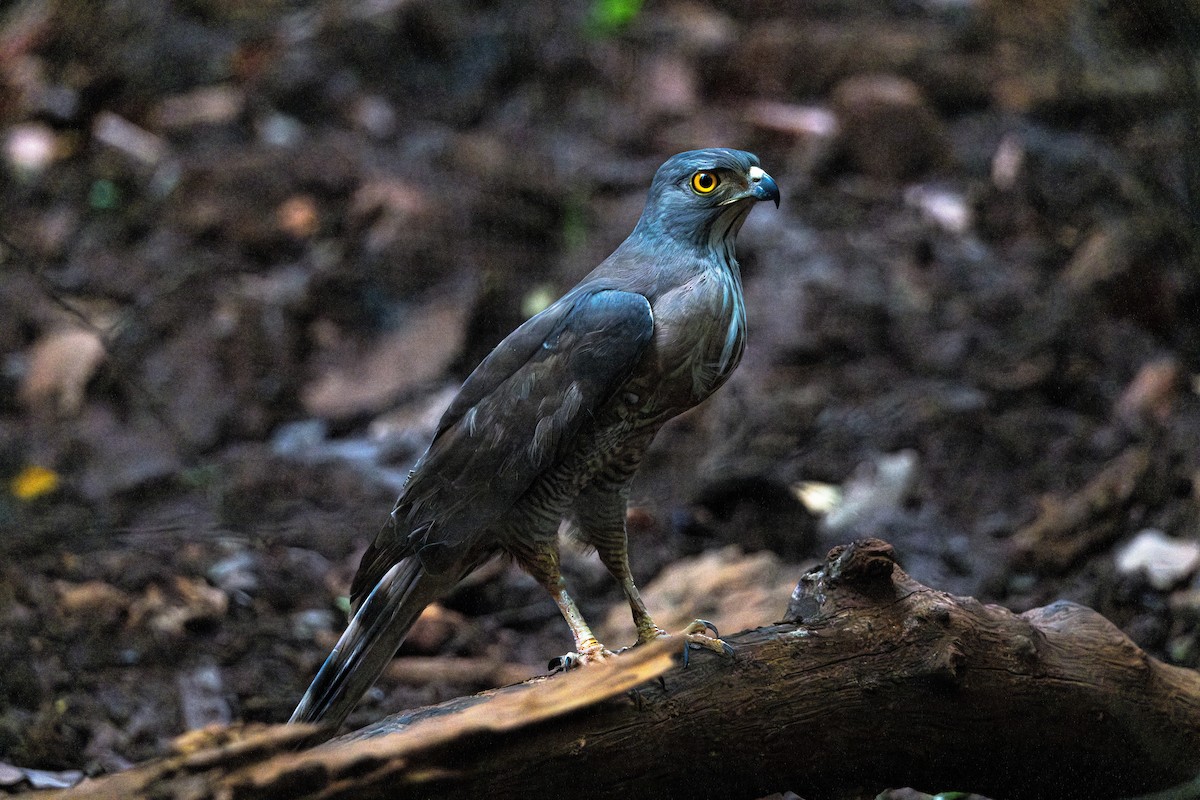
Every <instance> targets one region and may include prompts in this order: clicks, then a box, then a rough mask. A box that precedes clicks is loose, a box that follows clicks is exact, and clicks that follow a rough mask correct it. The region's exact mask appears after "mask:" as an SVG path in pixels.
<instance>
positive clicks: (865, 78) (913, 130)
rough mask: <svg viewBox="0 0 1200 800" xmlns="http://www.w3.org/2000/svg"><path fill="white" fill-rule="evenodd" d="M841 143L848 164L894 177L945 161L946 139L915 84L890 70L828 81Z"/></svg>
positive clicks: (868, 172)
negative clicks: (887, 72) (889, 72)
mask: <svg viewBox="0 0 1200 800" xmlns="http://www.w3.org/2000/svg"><path fill="white" fill-rule="evenodd" d="M832 103H833V110H834V113H835V114H837V117H838V121H839V123H840V127H841V131H842V136H841V145H842V148H843V149H844V151H845V153H846V155H847V156H848V157H849V159H850V162H851V164H852V165H853V167H854V169H856V170H858V171H859V172H862V173H864V174H866V175H869V176H871V177H873V178H878V179H880V180H886V181H898V180H904V179H906V178H911V177H913V176H915V175H918V174H920V173H922V172H924V171H926V170H928V169H930V168H932V167H936V166H937V165H939V164H941V163H943V162H945V161H946V160H947V158H948V157H949V152H950V150H949V140H948V138H947V134H946V130H945V127H944V126H943V124H942V121H941V119H939V118H938V116H937V114H936V113H935V112H934V110H933V109H932V108H931V107H930V105H929V103H928V102H927V101H926V99H925V97H924V95H923V94H922V93H921V90H920V88H919V87H918V86H917V84H915V83H913V82H912V81H910V80H908V79H907V78H901V77H898V76H896V75H887V74H875V75H855V76H854V77H851V78H846V79H845V80H843V81H841V82H840V83H839V84H838V85H837V86H835V87H834V89H833V93H832Z"/></svg>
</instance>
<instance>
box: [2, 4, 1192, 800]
mask: <svg viewBox="0 0 1200 800" xmlns="http://www.w3.org/2000/svg"><path fill="white" fill-rule="evenodd" d="M638 5H639V4H637V3H630V2H627V3H621V2H615V1H613V0H593V2H575V3H557V2H551V0H536V1H535V2H524V1H523V0H500V2H497V3H492V4H474V3H469V2H466V1H465V0H449V1H448V2H441V1H439V2H433V0H410V1H409V2H401V1H400V0H394V1H393V2H387V1H385V2H346V3H315V2H313V3H304V2H300V3H281V2H278V1H277V0H256V2H250V3H228V2H223V0H194V1H193V2H176V3H168V2H162V3H135V4H129V3H123V2H118V1H117V0H109V1H108V2H97V3H88V4H83V3H72V2H57V3H56V2H44V3H42V2H27V3H21V4H17V5H15V6H13V7H12V8H10V9H9V10H8V11H6V12H4V15H3V17H0V126H2V131H0V133H2V137H0V138H2V139H3V142H4V148H5V149H4V152H3V154H2V155H3V162H4V163H3V165H0V169H2V173H0V179H2V180H3V181H4V187H5V188H4V192H3V193H2V196H0V220H2V222H0V234H2V235H3V240H2V242H0V257H2V261H0V355H2V357H3V369H0V479H2V483H0V787H9V788H11V789H18V788H20V787H27V786H28V780H29V778H30V775H31V774H32V773H29V772H25V771H22V770H18V769H13V768H12V767H10V766H8V765H16V766H18V767H20V768H31V769H42V770H49V771H55V770H83V771H85V772H87V773H97V772H103V771H112V770H119V769H122V768H125V767H126V766H128V765H129V764H130V763H133V762H136V761H140V760H144V759H146V758H149V757H152V756H154V755H157V754H161V753H162V752H164V751H165V750H166V749H167V748H168V747H169V746H170V741H171V740H172V738H173V737H175V736H177V735H179V734H180V733H182V732H183V731H185V730H188V729H193V728H197V727H201V726H203V725H206V724H210V723H223V722H231V721H236V720H241V721H259V722H281V721H284V720H286V719H287V717H288V715H289V714H290V712H291V709H292V708H293V706H294V704H295V702H296V700H297V699H298V698H299V696H300V695H301V693H302V692H303V690H304V688H305V687H306V686H307V684H308V681H309V680H310V678H311V677H312V675H313V674H314V672H315V670H316V668H317V666H319V664H320V662H321V661H322V660H323V659H324V657H325V655H326V653H327V652H328V649H329V647H330V646H331V645H332V643H333V642H334V641H335V640H336V637H337V635H338V634H339V633H340V631H341V628H342V625H343V623H344V609H345V599H344V595H345V593H346V591H347V587H348V585H349V580H350V577H351V575H352V574H353V571H354V568H355V567H356V566H357V558H358V555H359V554H360V553H361V552H362V550H363V548H364V547H365V546H366V544H367V543H368V542H369V541H370V539H371V538H372V536H373V535H374V533H375V532H376V531H377V530H378V529H379V527H380V525H381V524H382V523H383V521H384V520H385V519H386V515H387V513H388V511H390V509H391V504H392V502H393V501H394V499H395V496H396V494H397V492H398V490H399V487H400V485H401V482H402V480H403V478H404V476H405V474H406V472H407V469H408V468H409V466H411V464H412V462H413V461H414V459H415V458H416V457H417V456H418V455H419V454H420V452H421V451H422V449H423V448H424V446H425V445H426V444H427V442H428V440H429V437H430V435H431V433H432V430H433V427H434V425H435V424H436V420H437V418H438V415H439V414H440V411H441V409H443V408H444V407H445V405H446V404H447V403H448V401H449V398H450V397H451V396H452V392H453V390H454V388H455V387H456V386H457V385H458V383H459V382H461V380H462V379H463V378H464V377H465V375H466V374H467V373H468V372H469V371H470V369H471V368H472V367H473V366H474V365H475V364H476V363H477V362H478V361H479V359H480V358H481V357H482V356H483V355H484V354H486V353H487V352H488V350H489V349H490V348H491V347H492V346H493V345H494V344H495V343H496V342H497V341H499V339H500V338H501V337H502V336H503V335H504V334H505V333H507V332H508V331H509V330H511V329H512V328H513V327H515V326H516V325H517V324H519V323H520V321H521V320H522V319H524V318H525V316H527V315H528V314H529V313H531V312H532V311H536V310H537V309H538V308H540V307H542V306H544V305H545V303H546V302H547V301H548V300H550V299H553V298H554V297H556V296H557V295H558V294H559V293H561V292H563V291H565V290H566V289H568V288H569V287H570V286H571V285H572V284H573V283H574V282H575V281H577V280H578V279H579V278H580V277H582V276H583V275H584V274H585V273H586V272H587V271H588V270H590V269H591V268H592V267H593V266H594V265H595V264H597V263H598V262H599V261H600V260H601V259H602V258H604V256H606V255H607V254H608V253H609V252H610V251H611V250H612V249H613V248H614V247H615V246H616V245H617V244H618V243H619V242H620V241H621V239H622V238H623V237H624V236H625V235H626V234H627V233H628V231H629V230H630V229H631V228H632V225H633V223H634V222H635V221H636V218H637V215H638V213H639V211H640V208H641V205H642V202H643V198H644V193H645V190H646V187H647V186H648V185H649V181H650V178H651V177H652V175H653V173H654V170H655V168H656V167H657V165H658V164H659V163H661V161H662V160H663V159H664V158H666V157H667V156H669V155H671V154H672V153H674V152H678V151H681V150H686V149H691V148H694V147H701V146H715V145H722V146H735V147H740V148H742V149H747V150H751V151H753V152H755V153H757V154H758V156H759V157H760V159H761V161H762V164H763V166H764V167H765V169H766V170H767V171H768V172H769V173H770V174H771V175H772V176H773V177H774V178H775V179H776V181H777V182H778V184H779V186H780V187H781V189H782V191H783V203H782V206H781V208H780V209H778V210H776V209H774V208H771V207H769V206H768V205H766V204H762V205H760V206H759V207H757V208H756V209H755V210H754V212H753V214H752V215H751V217H750V219H749V221H748V222H747V224H746V226H745V228H744V229H743V231H742V233H741V236H740V238H739V242H738V254H739V258H740V261H741V263H742V270H743V276H744V281H745V291H746V302H747V309H748V311H747V313H748V322H749V329H750V343H749V349H748V351H747V354H746V357H745V360H744V361H743V364H742V366H741V367H740V369H739V370H738V372H737V373H736V374H735V376H734V378H733V379H732V380H731V382H730V383H729V385H727V386H726V387H725V388H723V389H722V390H721V391H720V392H719V393H718V395H717V396H715V397H714V398H713V399H711V400H710V401H708V402H707V403H706V404H704V405H703V406H702V407H701V408H699V409H697V410H695V411H693V412H690V413H689V414H687V415H685V416H684V417H682V418H680V419H678V420H675V421H674V422H672V423H671V424H670V425H669V426H668V428H667V429H665V430H664V431H663V433H662V434H661V435H660V437H659V440H658V442H656V444H655V446H654V449H653V451H652V453H651V454H650V456H649V457H648V458H647V461H646V463H645V465H644V467H643V470H642V473H641V475H640V477H639V480H638V484H637V489H636V491H635V496H634V503H633V507H632V508H631V511H630V516H629V526H630V531H631V540H632V541H631V546H632V558H633V566H634V572H635V574H636V576H637V578H638V580H639V583H641V584H644V585H646V586H647V587H648V590H647V595H648V598H649V602H650V606H651V609H652V610H654V611H656V612H658V613H659V614H661V617H662V619H660V623H662V622H663V621H665V620H675V619H690V618H692V617H695V616H697V615H699V616H707V617H710V618H712V619H714V620H715V621H717V622H718V624H719V625H720V626H721V627H722V629H723V630H729V631H731V632H732V631H735V630H738V629H740V628H744V627H752V626H754V625H759V624H768V623H770V622H772V621H774V619H775V618H776V616H777V615H779V614H781V613H782V611H783V609H784V607H785V606H786V603H787V592H788V590H789V587H790V586H791V585H794V584H795V581H796V579H797V578H798V577H799V575H800V574H801V572H802V570H803V569H804V568H805V567H806V566H807V565H809V564H811V563H813V562H814V560H815V559H817V558H819V557H821V556H822V555H823V554H824V553H825V552H826V551H827V550H828V548H829V547H831V546H833V545H836V544H839V543H843V542H846V541H849V540H851V539H854V538H857V537H862V536H868V535H869V536H878V537H880V538H883V539H886V540H888V541H890V542H891V543H892V544H893V545H895V547H896V550H897V553H898V556H899V558H900V560H901V562H902V563H903V564H904V566H905V568H906V570H907V571H908V572H909V573H910V574H912V575H913V576H914V577H915V578H917V579H918V580H920V581H921V582H923V583H926V584H928V585H930V586H933V587H935V588H939V589H944V590H948V591H951V592H954V593H956V594H962V595H973V596H975V597H978V598H980V599H981V600H984V601H986V602H995V603H1000V604H1003V605H1005V606H1008V607H1010V608H1013V609H1015V610H1018V611H1020V610H1025V609H1028V608H1032V607H1035V606H1038V605H1043V604H1045V603H1048V602H1051V601H1053V600H1056V599H1059V598H1065V599H1070V600H1075V601H1077V602H1080V603H1083V604H1086V605H1089V606H1091V607H1093V608H1095V609H1097V610H1098V611H1100V612H1101V613H1103V614H1105V615H1106V616H1108V617H1109V618H1110V619H1111V620H1112V621H1113V622H1114V623H1115V624H1117V625H1118V626H1120V627H1121V628H1122V629H1123V630H1125V631H1126V632H1127V633H1128V634H1129V635H1130V636H1131V637H1132V638H1133V639H1134V640H1135V641H1136V642H1137V643H1138V644H1140V645H1141V646H1143V647H1144V648H1146V649H1147V650H1148V651H1149V652H1151V653H1152V654H1154V655H1155V656H1157V657H1159V658H1162V659H1165V660H1167V661H1169V662H1171V663H1176V664H1182V665H1186V666H1196V665H1197V664H1198V663H1200V578H1198V577H1197V568H1198V567H1200V528H1198V525H1200V514H1198V511H1200V507H1198V504H1197V501H1198V499H1200V398H1198V397H1197V378H1196V377H1195V376H1196V373H1198V372H1200V249H1198V241H1200V238H1198V233H1197V231H1198V230H1200V226H1198V225H1197V220H1198V219H1200V198H1198V197H1197V196H1196V195H1195V194H1193V193H1194V192H1196V191H1197V189H1198V188H1200V186H1198V185H1197V183H1198V182H1192V183H1190V184H1189V181H1188V175H1189V174H1190V175H1192V177H1193V178H1195V176H1197V175H1198V174H1200V169H1198V168H1197V165H1196V163H1194V162H1195V159H1196V158H1197V156H1196V154H1195V152H1194V138H1193V137H1192V136H1191V133H1192V132H1194V131H1195V130H1196V126H1197V125H1198V124H1200V123H1198V122H1197V119H1198V117H1197V115H1198V114H1200V109H1197V108H1196V107H1195V106H1194V105H1193V106H1190V107H1189V106H1188V100H1187V98H1186V97H1184V96H1183V94H1186V93H1181V92H1180V91H1177V89H1178V87H1179V86H1180V85H1181V83H1180V78H1179V75H1180V74H1183V75H1185V76H1186V75H1187V70H1188V63H1189V62H1188V60H1187V59H1188V58H1191V57H1192V56H1193V55H1194V54H1188V53H1187V52H1186V51H1185V53H1184V56H1183V57H1181V56H1179V53H1178V52H1176V50H1175V49H1173V47H1174V45H1173V44H1172V40H1171V38H1170V35H1169V33H1163V32H1159V31H1157V29H1154V28H1153V27H1145V26H1143V27H1136V26H1134V27H1130V26H1129V25H1128V24H1126V23H1127V21H1123V20H1121V19H1113V18H1109V17H1105V18H1094V17H1092V16H1089V15H1088V12H1086V9H1087V8H1090V6H1087V5H1086V4H1082V3H1081V4H1078V5H1076V4H1072V3H1066V2H1064V3H1054V4H1042V5H1041V6H1036V7H1032V6H1031V9H1032V10H1031V9H1026V8H1024V5H1025V4H1018V3H1004V2H985V0H977V2H974V3H970V2H964V3H962V4H953V3H932V2H931V3H919V2H911V1H910V2H903V1H902V0H895V2H885V3H880V2H865V0H864V1H863V2H813V3H805V4H792V5H789V4H770V3H766V2H760V1H758V0H749V1H748V2H747V1H743V2H737V3H734V2H716V3H713V4H711V5H701V4H697V3H690V2H678V3H667V4H655V5H654V6H653V8H646V9H643V10H641V11H640V12H638V11H637V7H638ZM1125 5H1126V4H1121V3H1112V4H1109V6H1111V7H1112V8H1113V9H1117V12H1114V13H1119V11H1120V9H1122V8H1124V7H1125ZM477 6H478V7H477ZM1181 7H1182V6H1181ZM781 9H782V10H781ZM1022 9H1024V10H1022ZM1038 9H1042V10H1038ZM1038 14H1044V15H1045V18H1037V19H1032V18H1030V15H1034V16H1036V15H1038ZM1130 31H1134V33H1133V34H1131V33H1130ZM1193 80H1194V76H1193ZM1184 82H1185V83H1186V80H1185V81H1184ZM1193 99H1194V98H1193ZM1189 143H1190V144H1189ZM1189 158H1191V159H1192V161H1189ZM1189 170H1190V172H1189ZM1189 203H1190V205H1189ZM830 498H832V501H831V500H830ZM831 502H832V503H833V504H834V505H835V506H836V507H834V508H833V509H832V510H830V509H829V504H830V503H831ZM1148 531H1149V532H1150V533H1147V532H1148ZM1155 532H1157V533H1155ZM566 571H567V580H568V583H569V584H570V585H571V586H572V588H573V589H574V594H575V596H576V597H577V599H579V600H580V601H581V605H582V607H583V610H584V613H585V614H586V615H588V616H589V617H591V618H594V619H595V620H597V621H602V622H603V624H601V625H600V626H599V627H600V628H602V629H603V630H605V631H606V633H607V635H608V636H610V637H611V639H610V641H611V643H612V644H614V645H620V644H625V643H627V642H626V640H627V639H628V638H630V637H631V636H632V634H631V632H630V631H631V629H630V626H629V625H628V623H627V622H625V621H624V619H623V618H624V617H626V616H627V612H626V611H625V610H624V605H623V602H622V601H621V596H620V592H619V590H618V588H617V586H616V585H615V584H614V583H613V582H612V581H611V579H610V578H608V576H607V575H606V574H605V573H604V570H603V568H602V567H601V566H600V565H599V563H598V561H597V560H596V559H595V558H594V556H590V555H589V554H586V553H579V552H575V551H570V555H569V557H568V558H567V563H566ZM482 572H483V574H480V575H477V576H476V577H475V578H474V579H470V580H468V582H467V583H466V584H465V585H464V586H463V587H461V588H460V589H459V590H458V591H457V592H456V593H455V594H454V595H453V596H452V597H450V598H448V599H447V600H446V601H445V602H444V603H443V604H440V605H438V606H436V607H435V608H434V609H433V610H432V611H430V612H429V613H427V614H426V616H425V617H424V618H423V619H422V621H421V623H420V625H419V626H418V627H417V628H416V629H415V630H414V632H413V634H412V636H411V637H410V638H409V640H408V641H407V642H406V643H405V644H404V646H403V648H402V650H401V652H402V653H403V654H407V655H411V656H417V657H419V658H414V659H410V660H409V661H407V662H405V661H403V660H402V661H399V662H397V664H396V666H395V669H393V670H392V671H390V672H389V673H388V674H387V675H385V677H384V678H383V679H382V680H381V681H380V683H379V685H378V686H377V688H376V689H375V690H373V691H372V692H371V693H370V694H369V695H368V697H367V698H366V699H365V700H364V701H363V702H362V703H361V704H360V706H359V708H358V709H357V710H356V712H355V713H354V715H353V717H352V718H351V723H352V724H355V723H365V722H367V721H369V720H372V719H375V718H378V717H379V716H381V715H383V714H384V713H387V712H389V711H396V710H399V709H402V708H406V707H410V706H414V705H418V704H425V703H430V702H434V701H438V700H442V699H446V698H448V697H452V696H456V695H459V694H463V693H466V692H471V691H475V690H479V689H482V688H486V687H489V686H493V685H498V684H500V683H504V682H511V681H514V680H519V679H521V678H522V677H524V676H527V675H532V674H536V673H537V672H539V671H544V665H545V664H546V662H547V660H548V659H550V658H551V657H553V656H555V655H557V654H560V653H562V652H563V651H564V650H566V649H567V648H568V645H569V643H570V642H569V636H568V633H567V629H566V626H565V625H564V624H563V623H562V621H561V619H560V618H559V616H558V612H557V610H556V609H555V606H554V604H553V603H552V602H551V601H550V599H549V598H548V597H546V596H545V594H544V593H543V592H542V591H541V590H540V589H539V588H538V587H537V586H535V585H534V584H533V582H532V581H531V580H530V579H529V578H528V577H526V576H524V575H523V574H522V573H520V571H519V570H516V569H515V568H513V567H511V565H508V564H505V563H495V564H491V565H488V566H486V567H484V568H483V571H482ZM614 609H615V610H614ZM773 615H776V616H773ZM622 626H623V627H622ZM668 627H669V626H668ZM52 778H53V776H40V777H37V780H52Z"/></svg>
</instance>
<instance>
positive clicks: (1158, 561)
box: [1116, 528, 1200, 591]
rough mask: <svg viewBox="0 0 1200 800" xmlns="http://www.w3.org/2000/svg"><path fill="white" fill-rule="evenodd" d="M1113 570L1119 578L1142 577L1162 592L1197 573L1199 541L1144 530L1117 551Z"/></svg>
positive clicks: (1199, 568)
mask: <svg viewBox="0 0 1200 800" xmlns="http://www.w3.org/2000/svg"><path fill="white" fill-rule="evenodd" d="M1116 566H1117V572H1118V573H1120V574H1121V575H1136V574H1145V576H1146V579H1147V580H1148V581H1149V582H1150V585H1151V586H1153V587H1154V588H1155V589H1158V590H1160V591H1166V590H1168V589H1170V588H1172V587H1173V586H1175V585H1177V584H1179V583H1181V582H1182V581H1184V580H1186V579H1187V578H1189V577H1190V576H1192V575H1193V574H1195V573H1196V572H1197V570H1200V541H1196V540H1194V539H1173V538H1171V537H1169V536H1167V535H1166V534H1165V533H1163V532H1162V531H1160V530H1155V529H1154V528H1147V529H1146V530H1143V531H1142V532H1140V533H1139V534H1138V535H1137V536H1135V537H1133V540H1132V541H1130V542H1129V543H1128V544H1127V545H1125V546H1124V547H1122V548H1121V550H1120V551H1119V552H1118V553H1117V555H1116Z"/></svg>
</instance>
